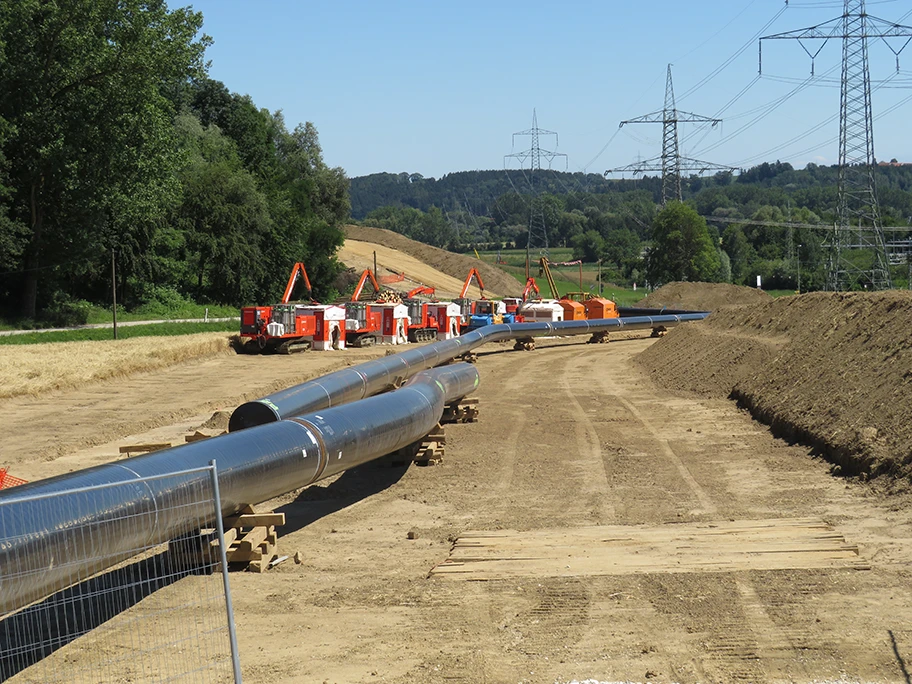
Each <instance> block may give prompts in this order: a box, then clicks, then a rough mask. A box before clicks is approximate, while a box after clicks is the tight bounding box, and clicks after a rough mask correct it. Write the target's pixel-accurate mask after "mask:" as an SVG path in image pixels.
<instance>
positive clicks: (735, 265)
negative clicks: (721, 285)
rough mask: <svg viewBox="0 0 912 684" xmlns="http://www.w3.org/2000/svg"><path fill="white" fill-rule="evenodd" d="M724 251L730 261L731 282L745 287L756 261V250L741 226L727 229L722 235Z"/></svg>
mask: <svg viewBox="0 0 912 684" xmlns="http://www.w3.org/2000/svg"><path fill="white" fill-rule="evenodd" d="M722 249H723V250H724V251H725V253H726V254H727V255H728V258H729V260H730V268H731V282H733V283H735V284H738V285H743V284H744V279H745V278H746V277H747V275H748V272H749V270H750V264H751V262H752V261H753V259H754V250H753V248H752V247H751V246H750V244H748V242H747V238H746V237H745V236H744V231H743V230H741V227H740V226H737V225H734V224H733V225H730V226H728V228H726V229H725V232H724V233H722Z"/></svg>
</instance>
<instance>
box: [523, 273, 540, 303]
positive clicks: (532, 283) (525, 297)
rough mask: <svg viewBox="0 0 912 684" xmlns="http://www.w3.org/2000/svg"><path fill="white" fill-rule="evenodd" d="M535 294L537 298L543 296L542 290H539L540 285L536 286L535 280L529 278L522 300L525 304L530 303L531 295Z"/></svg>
mask: <svg viewBox="0 0 912 684" xmlns="http://www.w3.org/2000/svg"><path fill="white" fill-rule="evenodd" d="M532 292H535V296H536V297H539V296H540V295H541V290H539V289H538V285H536V284H535V278H533V277H531V276H530V277H529V279H528V280H527V281H526V289H525V290H523V293H522V298H523V301H524V302H527V301H529V295H530V294H532Z"/></svg>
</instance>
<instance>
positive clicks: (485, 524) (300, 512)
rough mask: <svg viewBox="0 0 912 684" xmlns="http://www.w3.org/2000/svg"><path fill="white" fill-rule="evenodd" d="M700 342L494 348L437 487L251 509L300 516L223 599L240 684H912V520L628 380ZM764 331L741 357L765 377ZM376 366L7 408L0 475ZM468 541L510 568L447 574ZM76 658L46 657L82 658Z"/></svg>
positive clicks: (115, 387)
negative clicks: (597, 683)
mask: <svg viewBox="0 0 912 684" xmlns="http://www.w3.org/2000/svg"><path fill="white" fill-rule="evenodd" d="M801 299H803V297H802V298H801ZM770 313H771V314H774V313H775V312H770ZM831 313H833V314H835V313H836V311H835V310H834V311H833V312H831ZM732 315H735V314H732ZM757 316H758V319H757V324H758V326H759V327H760V328H763V326H764V325H765V324H761V321H760V318H759V317H760V312H757ZM847 318H848V312H843V317H842V318H839V319H838V320H836V321H835V323H834V325H835V329H834V332H833V333H832V334H834V335H837V334H838V331H839V330H841V329H842V326H843V325H844V324H846V322H845V321H846V319H847ZM720 320H721V319H720ZM710 327H711V326H708V325H707V326H704V327H702V328H698V327H691V326H688V327H687V328H686V329H685V328H680V329H677V330H674V331H672V332H671V334H669V336H668V337H667V338H666V339H664V340H660V341H659V342H658V343H654V340H650V339H645V338H639V337H636V336H632V335H631V336H630V339H614V340H613V341H612V342H611V343H610V344H607V345H586V344H584V343H583V340H582V339H577V340H552V341H540V342H539V348H538V349H536V350H535V351H533V352H513V351H510V348H509V346H507V345H490V346H489V347H486V348H483V349H482V350H480V354H479V357H480V358H479V361H478V368H479V370H480V372H481V376H482V382H481V385H480V387H479V390H478V393H477V396H478V397H479V399H480V409H481V412H482V413H481V417H480V421H479V422H478V423H474V424H460V425H450V426H447V428H446V432H447V440H448V441H447V445H446V456H445V459H444V462H443V464H441V465H438V466H435V467H426V468H419V467H415V466H412V467H407V468H406V467H392V466H389V465H383V464H368V465H367V466H363V467H361V468H358V469H355V470H352V471H349V472H347V473H345V474H343V475H341V476H339V477H338V478H336V479H334V480H331V481H324V482H322V483H319V484H318V485H315V486H313V487H310V488H307V489H304V490H302V491H300V492H295V493H291V494H288V495H286V496H284V497H281V498H280V499H278V500H276V501H273V502H269V503H267V504H264V505H262V506H260V507H259V508H260V509H262V510H271V509H275V510H281V511H284V512H285V513H286V515H287V524H286V526H285V527H284V529H282V530H281V531H280V534H281V536H280V539H279V548H280V550H281V552H282V553H294V552H295V551H300V552H301V553H302V555H303V561H304V562H303V563H302V564H300V565H296V564H294V563H291V562H287V563H284V564H282V565H279V566H278V567H277V568H275V569H273V570H271V571H269V572H268V573H266V574H263V575H259V574H251V573H234V574H233V575H232V577H231V581H232V595H233V598H234V605H235V610H236V614H237V617H236V621H237V626H238V632H239V639H240V650H241V658H242V663H243V670H244V681H245V682H250V683H253V684H256V683H259V682H263V683H266V682H269V683H286V682H287V683H304V682H337V683H339V684H342V683H349V682H391V683H397V684H405V683H412V682H422V683H424V682H431V683H441V684H442V683H444V682H467V683H473V684H474V683H476V682H492V683H501V682H503V683H504V684H506V683H510V684H515V683H516V682H546V683H551V682H568V681H572V680H578V681H582V680H585V679H587V678H593V679H597V680H601V681H627V680H630V681H651V682H671V681H678V682H821V681H839V682H856V681H858V682H861V681H863V682H902V681H908V680H909V675H908V670H909V667H910V666H909V665H908V664H907V663H908V659H909V657H910V654H912V617H910V616H912V584H910V579H912V571H910V569H909V565H908V559H909V557H910V552H912V507H910V506H909V504H910V499H909V496H908V495H906V494H904V493H893V494H892V495H890V496H886V495H885V494H883V493H882V492H881V491H880V489H879V488H878V487H877V486H876V482H875V483H870V482H861V481H860V480H844V479H841V478H836V477H833V476H832V475H831V473H830V468H829V465H828V464H827V463H826V462H824V461H823V460H821V459H818V458H815V457H813V456H812V454H811V453H810V451H809V449H808V448H806V447H801V446H790V445H789V444H787V443H785V442H783V441H781V440H778V439H776V438H774V437H773V436H772V435H771V434H770V432H769V431H768V429H767V428H765V427H764V426H762V425H760V424H758V423H757V422H755V421H753V420H752V419H751V417H750V415H749V414H748V413H747V412H745V411H741V410H738V408H737V407H736V406H735V405H734V403H733V402H731V401H729V400H726V399H724V398H715V397H714V396H709V395H700V394H696V393H694V392H692V391H688V392H680V391H670V390H668V389H666V388H663V387H661V386H659V385H657V384H656V382H655V380H654V379H653V378H659V379H662V375H663V374H662V373H661V372H659V371H655V372H654V373H653V377H650V373H649V372H648V371H647V370H646V369H645V368H644V367H643V366H641V365H639V364H637V363H635V362H634V359H635V358H636V357H637V355H639V354H641V353H642V352H644V351H646V350H649V352H650V353H652V352H653V351H658V350H660V349H661V348H662V347H665V348H666V349H667V350H669V351H668V355H667V356H666V357H665V358H666V359H667V361H666V362H665V369H666V370H667V371H668V374H669V375H670V376H671V377H678V376H677V375H675V374H674V373H672V372H671V371H670V367H671V366H672V364H674V363H677V362H679V361H680V358H679V357H678V356H675V354H673V353H671V350H673V349H674V346H673V344H672V340H674V339H675V338H676V337H680V338H681V339H690V338H691V337H692V336H693V335H695V334H700V335H704V334H705V330H706V329H708V328H710ZM716 327H718V329H720V330H724V329H725V326H724V325H722V324H714V327H712V329H713V330H715V329H716ZM773 328H774V329H773V330H771V331H768V332H767V331H764V332H762V333H757V332H756V329H753V331H752V329H751V328H749V327H747V328H745V327H743V326H739V327H737V330H738V331H740V332H736V331H734V330H733V331H731V332H729V333H727V334H728V335H729V337H737V336H738V335H741V336H742V337H743V338H744V339H745V340H750V338H752V337H758V338H759V339H760V342H759V343H758V347H759V348H762V349H764V350H766V351H767V352H769V353H771V354H772V353H775V351H776V349H777V348H779V347H777V345H780V344H781V343H782V342H781V339H780V338H781V333H779V332H777V330H778V329H776V328H775V325H774V326H773ZM685 330H686V331H687V332H684V331H685ZM695 330H696V331H699V333H695V332H694V331H695ZM828 330H829V329H828ZM824 332H826V331H824ZM678 333H681V334H680V335H679V334H678ZM720 334H721V333H720ZM744 348H745V349H747V350H748V351H749V350H751V349H753V347H752V346H750V345H749V344H748V343H745V345H744ZM351 352H354V353H351ZM377 353H380V354H382V353H383V350H382V348H381V349H380V350H347V351H346V352H344V356H343V353H330V354H323V355H321V354H317V353H307V354H301V355H297V356H293V357H248V356H219V357H216V358H212V359H209V360H206V361H204V362H200V363H195V364H187V365H182V366H177V367H175V368H172V369H168V370H165V371H161V372H159V373H156V374H154V375H153V374H150V375H143V376H139V377H136V378H133V379H126V380H120V381H111V382H103V383H97V384H96V385H94V386H93V388H92V389H91V390H88V389H85V390H78V391H76V390H73V391H67V392H59V393H56V394H54V395H49V396H46V397H44V398H42V399H41V400H39V399H20V400H15V401H12V400H7V401H5V402H3V403H0V410H2V414H3V417H4V427H5V431H4V432H5V441H4V444H3V447H2V448H3V452H2V461H6V462H12V463H15V465H16V469H17V470H19V471H21V472H23V473H25V474H26V475H27V476H28V477H30V478H37V477H40V476H43V475H51V474H56V473H58V472H63V471H66V470H69V469H71V468H76V467H83V466H87V465H91V464H94V463H97V462H99V461H100V460H104V459H107V460H110V459H113V458H115V457H116V451H117V449H116V447H117V445H118V444H121V443H124V442H125V441H132V440H134V439H136V440H142V439H146V438H148V435H149V434H151V433H144V432H143V431H144V430H147V429H148V428H150V427H152V426H153V425H155V426H157V427H156V432H155V433H154V434H156V435H158V436H160V437H164V436H166V435H173V437H174V438H175V441H176V440H177V438H179V437H180V436H181V435H182V434H184V433H185V432H186V431H188V430H190V429H192V427H193V426H195V425H199V424H201V423H202V422H203V421H204V419H206V418H207V417H208V416H209V414H210V413H211V412H212V411H214V410H215V409H217V408H230V407H232V406H233V405H234V404H236V403H238V402H239V401H241V400H242V399H243V398H245V397H250V396H260V395H262V394H264V393H265V391H267V390H268V388H270V387H272V386H279V385H288V384H291V383H292V382H297V381H300V380H302V379H304V378H306V377H308V376H312V375H315V374H320V373H324V372H326V371H328V370H330V369H331V368H333V367H334V366H338V365H339V364H342V363H351V362H357V361H361V360H365V359H366V358H369V354H377ZM745 353H746V354H747V353H748V352H745ZM176 388H179V391H176ZM710 394H712V393H710ZM129 435H133V436H132V437H128V436H129ZM115 436H117V437H119V439H118V440H115V441H112V442H107V439H110V438H112V437H115ZM103 442H107V443H103ZM87 444H94V445H96V446H94V447H93V448H91V449H80V448H79V447H81V446H83V445H87ZM16 469H14V471H15V470H16ZM17 474H18V473H17ZM814 530H817V532H816V533H815V532H814ZM470 531H474V533H473V534H468V533H469V532H470ZM410 532H411V534H409V533H410ZM473 535H474V536H473ZM478 535H482V536H484V537H486V538H487V539H488V541H487V542H485V543H486V544H487V545H488V546H487V547H486V548H487V549H488V551H486V552H490V553H496V554H497V555H498V558H500V560H498V561H497V562H498V563H499V565H500V569H499V570H498V569H496V568H494V565H493V564H492V565H491V569H488V568H486V567H484V566H485V563H475V564H474V565H472V572H473V573H474V575H473V576H471V577H468V576H466V575H465V574H461V573H447V572H441V571H440V569H443V570H446V569H453V561H448V559H449V558H450V556H451V553H453V557H454V559H455V558H456V557H457V556H459V552H457V550H454V549H453V546H454V541H455V542H456V546H457V548H459V547H462V548H464V547H465V545H466V544H467V543H472V539H473V538H474V539H478ZM714 540H718V541H714ZM823 541H827V542H828V544H823V546H821V544H822V542H823ZM511 545H513V546H511ZM853 546H857V549H858V551H857V554H856V553H855V551H854V550H852V548H851V547H853ZM562 547H563V550H562ZM515 548H519V549H521V553H518V554H517V553H515V552H514V551H513V550H512V549H515ZM847 549H848V551H847ZM564 553H566V557H564V555H563V554H564ZM511 554H512V555H511ZM504 557H509V558H511V560H508V561H504V560H503V559H504ZM466 560H467V559H466V558H465V554H464V553H463V554H462V556H461V562H465V561H466ZM441 564H443V565H441ZM466 565H471V563H467V564H466ZM464 567H465V566H464ZM435 568H438V571H434V569H435ZM861 568H867V569H861ZM432 571H433V572H432ZM190 579H193V580H199V579H200V578H188V580H190ZM208 579H209V580H210V581H212V582H218V581H219V580H218V578H215V577H212V578H208ZM470 579H471V580H472V581H469V580H470ZM188 580H181V582H184V581H188ZM151 598H154V596H153V597H151ZM146 601H149V599H145V600H144V601H143V602H140V603H139V605H138V606H136V607H135V608H134V609H133V611H131V612H132V613H133V615H134V616H135V615H136V612H137V610H138V611H142V609H143V604H144V603H145V602H146ZM160 619H162V620H163V622H162V625H161V627H162V629H169V628H173V627H176V625H171V624H169V623H167V622H166V620H165V618H160ZM177 619H179V618H174V620H177ZM82 641H83V640H76V641H75V642H73V643H72V644H70V645H68V646H66V647H64V648H63V649H61V650H60V651H58V652H57V653H56V654H54V655H53V656H51V658H54V659H58V662H59V663H60V664H61V667H66V665H65V663H67V662H69V663H73V662H78V660H79V659H81V658H88V657H91V656H92V654H91V652H90V651H89V649H88V648H87V647H83V646H82V644H81V642H82ZM26 674H27V671H26V672H24V673H23V676H24V675H26ZM18 679H19V677H17V678H14V679H12V680H10V681H11V682H15V681H17V680H18Z"/></svg>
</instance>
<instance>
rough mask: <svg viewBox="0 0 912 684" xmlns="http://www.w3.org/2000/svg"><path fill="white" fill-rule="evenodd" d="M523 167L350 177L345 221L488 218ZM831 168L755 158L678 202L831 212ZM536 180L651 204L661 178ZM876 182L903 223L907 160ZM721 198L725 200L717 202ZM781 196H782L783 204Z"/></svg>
mask: <svg viewBox="0 0 912 684" xmlns="http://www.w3.org/2000/svg"><path fill="white" fill-rule="evenodd" d="M530 178H531V175H530V172H529V171H521V170H509V171H505V170H501V171H459V172H456V173H448V174H446V175H444V176H442V177H441V178H432V177H425V176H422V175H421V174H420V173H375V174H371V175H369V176H358V177H356V178H352V179H351V206H352V209H351V212H352V218H354V219H358V220H360V219H363V218H365V217H366V216H367V215H368V214H369V213H370V212H371V211H374V210H375V209H378V208H380V207H389V206H395V207H411V208H414V209H420V210H421V211H424V212H427V211H429V210H430V208H431V207H437V208H438V209H441V210H443V211H447V212H451V211H470V212H471V213H473V214H475V215H477V216H492V215H493V214H494V213H495V212H496V211H497V204H498V200H499V199H500V198H502V197H503V196H505V195H509V194H511V193H517V194H521V195H524V194H528V193H529V192H530ZM836 182H837V167H836V166H818V165H816V164H808V166H807V167H806V168H804V169H800V170H799V169H794V168H792V166H791V165H790V164H787V163H780V162H774V163H763V164H760V165H759V166H755V167H753V168H750V169H745V170H742V171H741V172H740V174H738V175H732V174H730V173H718V174H716V175H714V176H708V177H697V176H693V177H691V178H689V179H685V181H684V185H683V190H684V199H685V201H686V200H688V199H691V200H693V201H695V202H696V203H697V205H698V207H697V208H698V210H699V211H700V213H711V212H712V211H713V210H715V209H717V208H719V207H720V206H737V205H751V204H759V205H768V204H773V205H777V204H779V203H780V200H781V203H782V205H783V206H786V204H788V203H790V204H791V205H792V206H803V207H806V208H807V209H809V210H811V211H813V212H814V213H817V214H826V213H828V212H832V211H833V210H834V209H835V197H836ZM535 183H536V185H537V186H538V187H539V188H540V189H541V190H542V191H543V192H545V193H547V194H551V195H567V194H571V193H592V194H618V193H625V192H635V191H645V192H646V193H648V194H650V195H651V196H652V199H653V201H654V202H656V203H658V202H659V201H660V200H661V192H662V184H661V179H660V178H658V177H655V176H648V177H645V178H638V179H635V180H634V179H626V180H625V179H611V178H605V177H604V176H601V175H599V174H594V173H589V174H584V173H566V172H562V171H551V170H547V171H542V172H540V174H538V175H537V176H536V180H535ZM877 187H878V195H879V198H880V203H881V205H882V209H883V211H884V214H885V220H887V221H888V222H889V221H890V217H893V218H895V219H897V220H902V221H905V220H906V219H907V218H908V217H909V216H910V215H912V198H910V196H909V193H910V192H912V165H905V164H904V165H897V166H881V167H879V168H878V172H877ZM723 195H724V196H725V199H723ZM786 200H788V201H786Z"/></svg>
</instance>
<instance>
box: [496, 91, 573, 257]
mask: <svg viewBox="0 0 912 684" xmlns="http://www.w3.org/2000/svg"><path fill="white" fill-rule="evenodd" d="M517 135H528V136H531V137H532V145H531V147H529V149H528V150H523V151H522V152H513V153H511V154H505V155H504V168H506V165H507V159H509V158H514V159H518V160H519V164H520V167H522V166H523V164H525V162H526V160H529V162H530V163H529V169H530V170H529V189H530V191H531V194H532V201H531V202H530V204H529V235H528V239H527V241H526V261H527V262H528V260H529V256H530V253H531V250H532V249H533V248H537V249H541V250H542V251H543V252H544V253H545V254H548V227H547V226H546V225H545V207H544V202H543V201H542V197H541V178H540V176H541V160H542V157H544V158H545V159H546V160H547V162H548V167H549V168H550V166H551V163H552V162H553V161H554V160H555V159H556V158H558V157H563V158H564V159H565V161H566V159H567V155H566V154H564V153H563V152H552V151H551V150H543V149H542V148H541V145H540V144H539V138H540V137H541V136H543V135H553V136H554V146H555V147H557V145H558V137H557V133H555V132H554V131H546V130H545V129H543V128H539V127H538V115H537V114H536V112H535V110H534V109H533V110H532V128H529V129H527V130H525V131H519V132H518V133H514V134H513V146H515V144H516V136H517Z"/></svg>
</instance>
